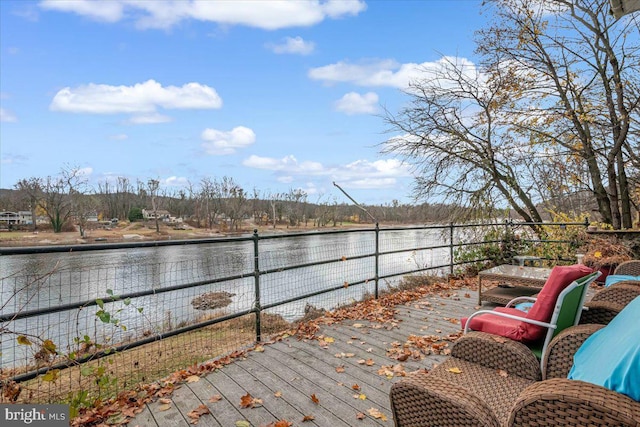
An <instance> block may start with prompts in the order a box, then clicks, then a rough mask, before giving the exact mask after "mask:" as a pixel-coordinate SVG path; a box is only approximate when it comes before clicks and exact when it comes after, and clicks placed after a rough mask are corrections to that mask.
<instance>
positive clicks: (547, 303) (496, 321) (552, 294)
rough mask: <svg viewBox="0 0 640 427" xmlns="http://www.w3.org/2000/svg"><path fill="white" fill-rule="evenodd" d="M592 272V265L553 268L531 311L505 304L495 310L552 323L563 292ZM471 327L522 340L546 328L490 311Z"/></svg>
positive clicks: (531, 338) (534, 338) (537, 336)
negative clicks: (523, 310) (492, 313)
mask: <svg viewBox="0 0 640 427" xmlns="http://www.w3.org/2000/svg"><path fill="white" fill-rule="evenodd" d="M591 272H592V270H591V269H590V268H589V267H587V266H585V265H582V264H576V265H569V266H556V267H553V269H552V270H551V274H550V275H549V278H548V279H547V281H546V283H545V284H544V286H543V287H542V290H541V291H540V293H539V294H538V297H537V299H536V302H535V303H534V304H533V307H531V309H530V310H529V312H528V313H525V312H522V311H520V310H517V309H515V308H505V307H496V308H495V309H494V311H497V312H502V313H508V314H513V315H516V316H520V317H526V318H528V319H533V320H539V321H541V322H549V321H550V320H551V316H552V315H553V309H554V308H555V305H556V300H557V299H558V296H559V295H560V292H562V290H563V289H565V288H566V287H567V286H569V285H570V284H571V282H573V281H574V280H577V279H579V278H581V277H584V276H586V275H587V274H590V273H591ZM461 323H462V327H463V328H464V326H465V324H466V323H467V319H466V318H464V319H461ZM469 327H470V329H472V330H474V331H483V332H488V333H491V334H494V335H500V336H503V337H506V338H511V339H513V340H516V341H523V342H531V341H537V340H539V339H542V338H543V337H544V335H545V333H546V331H547V328H544V327H542V326H536V325H532V324H529V323H525V322H522V321H519V320H515V319H507V318H506V317H499V316H493V315H491V314H481V315H479V316H477V317H474V318H473V319H471V324H470V325H469Z"/></svg>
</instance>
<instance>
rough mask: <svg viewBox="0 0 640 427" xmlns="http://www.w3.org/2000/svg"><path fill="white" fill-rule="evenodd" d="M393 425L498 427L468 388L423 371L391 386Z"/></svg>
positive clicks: (486, 409)
mask: <svg viewBox="0 0 640 427" xmlns="http://www.w3.org/2000/svg"><path fill="white" fill-rule="evenodd" d="M390 397H391V412H392V413H393V419H394V421H395V426H396V427H413V426H441V427H462V426H467V427H475V426H487V427H499V425H500V423H499V421H498V420H497V419H496V417H495V415H493V412H492V411H491V409H489V407H488V406H487V404H486V403H485V402H484V401H483V400H482V399H480V398H478V397H477V396H475V395H473V394H471V393H470V392H469V391H468V390H467V389H465V388H463V387H461V386H458V385H456V384H451V383H449V382H447V381H445V380H443V379H441V378H437V377H434V376H432V375H428V374H427V373H425V372H424V370H422V371H417V372H412V373H410V374H408V375H407V376H406V377H405V378H403V379H402V380H401V381H399V382H397V383H395V384H393V385H392V386H391V392H390Z"/></svg>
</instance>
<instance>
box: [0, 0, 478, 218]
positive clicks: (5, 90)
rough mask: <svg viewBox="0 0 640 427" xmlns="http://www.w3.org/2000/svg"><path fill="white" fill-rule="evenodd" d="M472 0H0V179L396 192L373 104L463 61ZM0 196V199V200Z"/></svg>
mask: <svg viewBox="0 0 640 427" xmlns="http://www.w3.org/2000/svg"><path fill="white" fill-rule="evenodd" d="M480 6H481V2H480V1H479V0H478V1H475V0H412V1H403V0H389V1H385V0H369V1H359V0H319V1H303V0H289V1H271V0H254V1H240V0H233V1H232V0H222V1H213V0H205V1H193V0H189V1H187V0H183V1H169V0H166V1H152V0H107V1H93V0H70V1H67V0H45V1H28V0H16V1H12V0H0V157H1V163H0V168H1V170H0V188H14V185H15V184H16V182H17V181H19V180H20V179H24V178H30V177H41V178H45V177H47V176H56V175H58V174H59V173H60V171H61V169H62V168H65V167H71V168H78V169H80V170H81V172H82V174H83V176H84V177H85V178H86V179H87V181H88V182H89V183H90V184H91V185H92V186H93V187H94V188H95V189H97V188H98V184H99V183H105V182H115V181H116V180H117V178H118V177H126V178H128V179H129V180H130V181H131V182H132V183H135V182H136V181H137V180H141V181H143V182H146V181H148V180H149V179H157V180H159V181H160V185H161V187H162V188H163V189H165V190H166V191H167V192H169V193H171V192H177V191H178V190H180V189H184V188H187V187H188V186H189V185H191V186H192V188H195V189H197V188H198V186H199V183H200V182H201V180H202V179H203V178H207V177H208V178H210V179H221V178H222V177H225V176H226V177H230V178H233V180H234V181H235V182H236V183H238V184H239V185H240V186H241V187H242V188H243V189H244V190H246V191H248V192H249V193H252V192H253V191H254V190H257V191H258V192H259V193H260V194H261V195H263V196H265V198H267V197H268V196H269V195H272V194H276V193H286V192H288V191H290V190H297V189H301V190H303V191H305V192H306V193H307V195H308V198H307V200H308V201H310V202H314V203H315V202H333V201H337V202H338V203H341V202H345V203H348V202H349V201H348V200H347V198H346V197H345V196H344V195H343V194H342V193H341V192H340V190H339V189H338V188H337V187H335V186H334V185H333V184H332V183H333V182H335V183H336V184H338V185H340V187H342V188H343V189H344V190H345V191H347V192H348V193H349V194H350V195H351V196H352V197H353V198H354V199H356V200H357V201H358V202H360V203H363V204H388V203H391V202H392V201H393V200H398V201H400V202H402V203H412V202H413V201H414V200H413V197H412V185H413V177H412V169H411V167H410V165H406V164H403V163H402V161H401V159H399V158H394V157H393V156H391V155H383V154H381V149H382V145H381V144H383V143H384V141H385V140H387V139H389V138H391V137H392V136H394V135H393V134H392V133H390V132H389V126H388V125H387V124H386V123H385V120H384V115H385V110H387V111H390V112H392V113H395V112H397V111H399V110H400V108H402V106H403V105H406V104H407V102H408V101H409V98H408V97H407V95H405V94H403V89H406V88H407V86H408V84H409V82H410V81H412V80H413V79H415V78H419V76H420V74H421V69H422V70H423V69H425V68H432V67H436V66H437V65H438V63H439V62H440V61H442V60H443V57H449V58H463V59H465V60H467V61H470V62H471V63H473V62H474V44H473V33H474V31H475V30H478V29H480V28H481V27H482V25H483V19H484V16H483V15H482V14H481V7H480ZM0 208H1V207H0Z"/></svg>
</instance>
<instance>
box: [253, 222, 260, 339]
mask: <svg viewBox="0 0 640 427" xmlns="http://www.w3.org/2000/svg"><path fill="white" fill-rule="evenodd" d="M259 240H260V239H259V237H258V230H257V229H254V230H253V276H254V287H255V301H254V304H253V311H254V312H255V313H256V341H257V342H260V341H261V340H262V334H261V326H260V314H261V311H262V309H261V304H260V262H259V251H258V246H259V245H258V242H259Z"/></svg>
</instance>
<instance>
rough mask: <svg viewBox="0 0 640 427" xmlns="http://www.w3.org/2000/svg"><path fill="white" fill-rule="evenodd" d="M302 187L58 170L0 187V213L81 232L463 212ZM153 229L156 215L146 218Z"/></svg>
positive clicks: (438, 216)
mask: <svg viewBox="0 0 640 427" xmlns="http://www.w3.org/2000/svg"><path fill="white" fill-rule="evenodd" d="M309 199H310V197H309V195H308V194H307V193H306V192H304V191H303V190H301V189H293V188H292V189H290V190H289V191H287V192H277V193H274V192H261V191H259V190H258V189H255V188H254V189H252V190H250V191H247V190H246V189H244V188H242V187H241V186H240V185H239V184H238V183H237V182H236V181H235V180H234V179H233V178H231V177H228V176H224V177H222V178H215V177H206V178H203V179H202V180H201V181H200V182H198V183H197V184H189V185H188V186H186V187H184V188H180V189H176V190H171V189H168V188H162V187H160V185H159V181H158V180H157V179H148V180H146V181H142V180H136V181H135V182H132V181H130V180H129V179H128V178H125V177H117V178H115V179H106V180H104V181H103V182H100V183H98V184H97V186H96V187H92V186H90V185H89V183H88V179H87V177H86V176H83V175H82V169H80V168H77V167H68V166H65V167H63V168H62V169H61V170H60V173H59V174H58V175H56V176H47V177H44V178H42V177H30V178H25V179H22V180H20V181H19V182H18V183H17V184H16V185H15V186H14V188H13V189H4V190H0V210H14V211H18V210H29V211H31V213H32V218H33V224H32V227H33V229H34V230H35V229H37V224H36V221H35V219H36V218H37V217H42V216H45V217H46V218H47V219H48V222H49V223H50V225H51V228H52V229H53V231H54V232H60V231H63V230H66V229H69V227H73V229H75V228H76V227H77V228H78V229H79V231H80V234H81V235H84V230H85V229H86V227H87V221H88V218H90V217H91V216H94V215H98V216H99V218H100V219H102V220H110V219H112V218H117V219H118V220H128V221H138V220H141V219H142V210H143V209H146V210H148V211H151V212H154V213H157V212H158V211H160V210H166V211H168V212H169V213H170V214H171V215H172V216H174V217H176V218H181V219H182V220H185V221H187V222H188V223H189V224H190V225H192V226H194V227H198V228H208V229H214V228H215V229H219V228H221V227H224V228H225V229H227V230H230V231H233V230H239V229H241V227H242V224H243V221H245V220H250V221H251V222H252V223H253V224H255V225H256V226H269V227H276V226H278V225H279V226H288V227H301V226H304V227H326V226H337V225H340V224H344V223H358V224H372V223H374V222H375V221H374V219H373V218H375V219H376V220H377V221H378V222H381V223H398V224H424V223H429V222H440V223H442V222H449V221H452V220H453V219H454V218H460V217H461V216H462V215H466V216H468V214H469V212H468V210H465V209H461V208H458V207H455V206H453V205H446V204H427V203H423V204H418V205H412V204H404V203H400V202H399V201H398V200H393V201H391V202H390V203H388V204H384V205H378V206H364V208H365V209H366V212H368V214H367V213H366V212H364V211H363V209H362V208H360V207H358V206H354V205H353V204H347V203H344V202H338V199H337V197H335V196H333V197H324V196H318V197H316V198H315V200H313V201H311V200H309ZM153 218H154V221H155V226H156V230H157V231H159V224H158V215H155V214H154V215H153Z"/></svg>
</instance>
